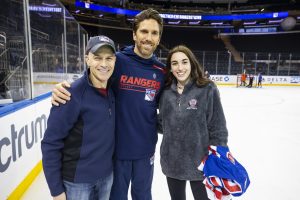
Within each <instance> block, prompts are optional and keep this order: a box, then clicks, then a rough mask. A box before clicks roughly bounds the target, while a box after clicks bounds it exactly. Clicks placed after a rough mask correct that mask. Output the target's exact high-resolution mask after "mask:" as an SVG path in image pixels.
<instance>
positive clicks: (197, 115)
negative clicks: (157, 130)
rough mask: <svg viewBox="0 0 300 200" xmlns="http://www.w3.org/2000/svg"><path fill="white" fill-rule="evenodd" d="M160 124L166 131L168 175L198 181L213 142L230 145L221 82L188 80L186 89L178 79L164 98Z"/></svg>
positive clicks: (164, 162)
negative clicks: (179, 89) (180, 87)
mask: <svg viewBox="0 0 300 200" xmlns="http://www.w3.org/2000/svg"><path fill="white" fill-rule="evenodd" d="M159 124H160V127H161V129H162V132H163V139H162V144H161V147H160V162H161V167H162V171H163V173H164V174H165V175H166V176H167V177H171V178H175V179H179V180H190V181H198V180H203V174H202V172H200V171H199V170H198V169H197V167H198V166H199V165H200V163H201V160H202V159H203V158H204V156H205V155H206V154H207V153H208V146H209V145H220V146H226V145H227V137H228V132H227V128H226V120H225V116H224V112H223V108H222V105H221V101H220V95H219V91H218V88H217V86H216V85H215V84H214V83H209V84H207V85H206V86H203V87H198V86H197V85H196V84H195V83H194V82H190V83H188V84H187V85H186V86H185V88H184V90H183V93H182V94H181V95H180V94H179V93H178V92H177V88H176V83H175V82H174V83H173V84H172V85H171V86H170V87H169V88H166V89H165V90H164V92H163V94H162V96H161V99H160V109H159Z"/></svg>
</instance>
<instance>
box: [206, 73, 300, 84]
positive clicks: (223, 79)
mask: <svg viewBox="0 0 300 200" xmlns="http://www.w3.org/2000/svg"><path fill="white" fill-rule="evenodd" d="M210 79H211V80H212V81H214V82H215V83H216V84H218V85H236V84H237V76H234V75H211V76H210ZM247 80H248V79H247ZM246 82H247V81H246ZM256 82H257V76H254V85H255V84H256ZM262 85H263V86H264V85H265V86H300V76H263V80H262Z"/></svg>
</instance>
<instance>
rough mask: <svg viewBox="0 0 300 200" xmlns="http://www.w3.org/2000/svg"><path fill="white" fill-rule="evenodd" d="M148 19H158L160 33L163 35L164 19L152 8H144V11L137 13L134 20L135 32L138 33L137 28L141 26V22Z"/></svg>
mask: <svg viewBox="0 0 300 200" xmlns="http://www.w3.org/2000/svg"><path fill="white" fill-rule="evenodd" d="M146 19H154V20H155V21H157V23H158V25H159V35H160V36H161V34H162V31H163V19H162V17H161V16H160V15H159V12H158V11H156V10H154V9H152V8H148V9H147V10H143V11H142V12H140V13H139V14H137V15H136V16H135V18H134V22H133V32H135V33H136V31H137V29H138V28H139V25H140V23H141V22H142V21H144V20H146Z"/></svg>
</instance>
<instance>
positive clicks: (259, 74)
mask: <svg viewBox="0 0 300 200" xmlns="http://www.w3.org/2000/svg"><path fill="white" fill-rule="evenodd" d="M257 79H258V80H257V87H262V80H263V77H262V74H261V72H260V73H258V75H257Z"/></svg>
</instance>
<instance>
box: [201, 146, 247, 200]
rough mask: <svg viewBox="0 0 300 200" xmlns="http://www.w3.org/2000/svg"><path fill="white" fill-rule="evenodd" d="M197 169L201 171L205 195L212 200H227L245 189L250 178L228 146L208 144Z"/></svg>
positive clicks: (240, 193)
mask: <svg viewBox="0 0 300 200" xmlns="http://www.w3.org/2000/svg"><path fill="white" fill-rule="evenodd" d="M198 169H199V170H201V171H203V173H204V176H205V179H204V181H203V183H204V184H205V186H206V190H207V195H208V198H209V199H212V200H229V199H231V198H232V196H240V195H242V194H243V193H245V191H246V190H247V188H248V186H249V184H250V180H249V177H248V173H247V171H246V170H245V168H244V167H243V166H242V165H241V164H240V163H239V162H238V161H237V160H236V159H235V158H234V157H233V156H232V155H231V153H230V151H229V148H228V147H223V146H209V154H208V156H207V157H205V158H204V159H203V160H202V162H201V164H200V166H199V167H198Z"/></svg>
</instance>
